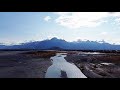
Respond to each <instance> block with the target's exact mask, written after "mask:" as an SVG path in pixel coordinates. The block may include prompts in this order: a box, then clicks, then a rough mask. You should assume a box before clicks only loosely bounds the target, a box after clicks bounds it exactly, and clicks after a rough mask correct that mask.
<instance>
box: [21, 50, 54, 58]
mask: <svg viewBox="0 0 120 90" xmlns="http://www.w3.org/2000/svg"><path fill="white" fill-rule="evenodd" d="M23 54H24V55H27V56H28V57H29V56H33V57H40V58H50V57H51V56H55V55H56V51H32V52H27V53H23Z"/></svg>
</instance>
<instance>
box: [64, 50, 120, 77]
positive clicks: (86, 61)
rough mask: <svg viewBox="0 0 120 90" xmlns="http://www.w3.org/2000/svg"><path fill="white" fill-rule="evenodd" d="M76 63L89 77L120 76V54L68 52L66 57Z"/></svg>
mask: <svg viewBox="0 0 120 90" xmlns="http://www.w3.org/2000/svg"><path fill="white" fill-rule="evenodd" d="M65 59H66V60H67V61H68V62H71V63H74V64H75V65H76V66H77V67H78V68H80V69H81V71H82V72H83V73H84V74H85V75H86V76H87V77H88V78H120V55H119V54H115V53H109V54H108V53H107V54H102V55H100V54H97V55H92V54H87V55H86V54H78V52H74V53H68V55H67V57H66V58H65Z"/></svg>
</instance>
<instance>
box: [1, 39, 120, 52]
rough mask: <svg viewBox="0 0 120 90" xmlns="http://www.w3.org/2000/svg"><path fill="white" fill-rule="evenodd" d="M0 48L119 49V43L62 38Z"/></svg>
mask: <svg viewBox="0 0 120 90" xmlns="http://www.w3.org/2000/svg"><path fill="white" fill-rule="evenodd" d="M0 49H73V50H120V45H114V44H109V43H107V42H105V41H89V40H86V41H82V40H78V41H76V42H67V41H65V40H63V39H57V38H55V37H54V38H52V39H47V40H43V41H34V42H27V43H22V44H20V45H11V46H6V45H0Z"/></svg>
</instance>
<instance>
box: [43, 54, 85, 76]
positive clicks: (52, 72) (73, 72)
mask: <svg viewBox="0 0 120 90" xmlns="http://www.w3.org/2000/svg"><path fill="white" fill-rule="evenodd" d="M65 54H66V53H57V54H56V56H54V57H51V58H50V59H51V61H52V65H51V66H50V67H49V68H48V70H47V72H46V75H45V78H61V71H63V72H65V73H66V74H67V77H68V78H87V77H86V76H85V75H84V74H83V73H82V72H81V70H80V69H79V68H77V67H76V66H75V65H74V64H71V63H69V62H67V61H66V60H65V59H64V57H66V55H65Z"/></svg>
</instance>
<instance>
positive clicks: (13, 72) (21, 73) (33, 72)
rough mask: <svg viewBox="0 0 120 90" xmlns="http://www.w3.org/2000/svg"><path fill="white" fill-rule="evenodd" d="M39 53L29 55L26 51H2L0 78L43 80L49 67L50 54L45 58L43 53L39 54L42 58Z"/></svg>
mask: <svg viewBox="0 0 120 90" xmlns="http://www.w3.org/2000/svg"><path fill="white" fill-rule="evenodd" d="M40 53H41V52H39V53H38V52H37V54H34V53H33V54H32V55H31V54H29V53H28V51H9V52H8V51H4V52H3V51H2V52H1V53H0V78H44V77H45V73H46V70H47V69H48V67H49V66H50V65H51V61H50V59H49V57H50V54H49V55H48V57H45V56H46V55H45V53H44V55H43V54H42V53H41V55H43V57H40ZM38 54H39V55H38ZM47 54H48V53H47ZM52 54H53V53H52Z"/></svg>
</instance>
